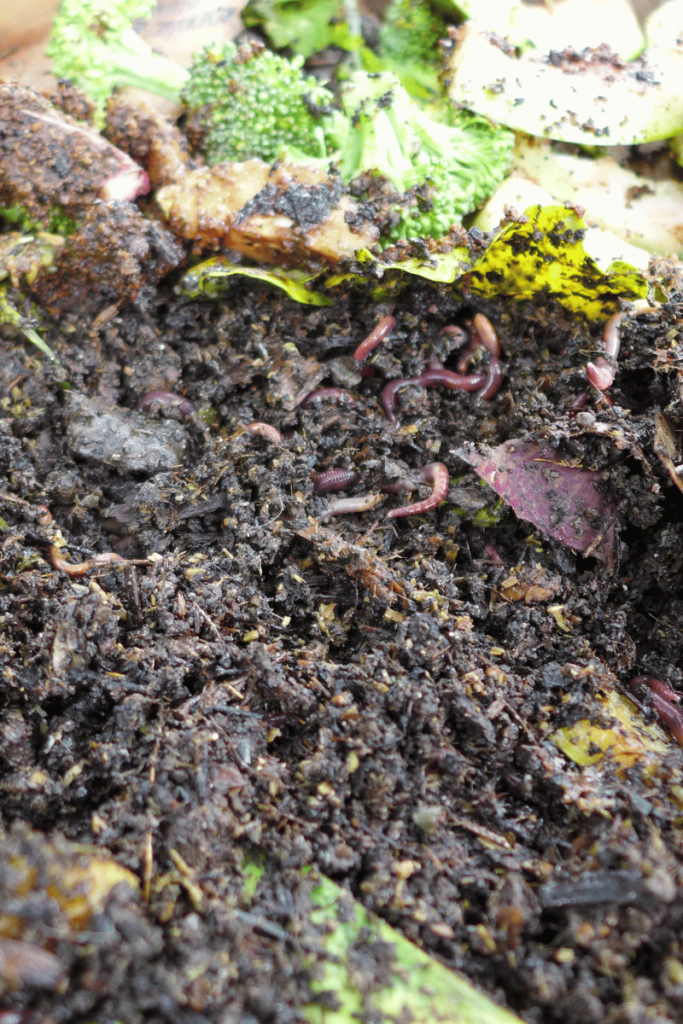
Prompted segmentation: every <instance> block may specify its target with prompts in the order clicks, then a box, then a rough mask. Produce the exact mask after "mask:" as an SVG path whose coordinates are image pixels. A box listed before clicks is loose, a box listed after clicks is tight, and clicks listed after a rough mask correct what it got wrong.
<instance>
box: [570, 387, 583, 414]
mask: <svg viewBox="0 0 683 1024" xmlns="http://www.w3.org/2000/svg"><path fill="white" fill-rule="evenodd" d="M587 401H588V392H587V391H580V392H579V394H578V395H575V396H574V398H572V400H571V402H570V404H569V414H570V415H572V413H577V412H578V411H579V410H580V409H583V407H584V405H585V404H586V402H587Z"/></svg>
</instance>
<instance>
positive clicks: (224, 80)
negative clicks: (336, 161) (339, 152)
mask: <svg viewBox="0 0 683 1024" xmlns="http://www.w3.org/2000/svg"><path fill="white" fill-rule="evenodd" d="M303 63H304V59H303V57H293V58H292V59H291V60H288V59H287V58H286V57H281V56H279V54H276V53H272V52H271V51H270V50H267V49H266V48H265V47H264V46H263V45H262V44H261V43H245V44H243V45H242V46H239V47H237V46H235V44H234V43H224V44H223V45H222V46H213V47H212V46H207V47H206V48H205V49H204V50H203V51H202V52H201V53H199V54H197V55H196V56H195V58H194V63H193V65H192V67H191V69H190V78H189V81H188V83H187V85H186V86H185V88H184V89H183V92H182V100H183V103H184V104H185V107H186V108H187V110H188V113H189V115H190V116H189V119H188V135H190V137H191V138H192V141H193V143H194V144H195V146H196V148H198V149H200V150H201V152H202V153H203V154H204V156H205V158H206V161H207V163H209V164H216V163H219V162H221V161H222V160H247V159H249V158H251V157H259V158H260V159H261V160H265V161H266V162H271V161H273V160H276V159H277V158H278V157H279V156H281V155H282V153H283V151H284V150H285V149H286V150H287V151H288V154H289V157H290V158H291V157H292V156H300V157H301V158H303V159H305V158H307V157H312V158H317V159H325V158H326V157H328V156H329V155H330V154H331V153H332V152H333V151H335V150H336V149H338V147H339V145H340V143H341V139H342V137H343V135H344V131H345V127H346V124H345V119H344V118H343V116H342V115H341V114H340V113H339V111H337V110H334V109H332V107H331V104H333V103H334V96H333V95H332V93H331V92H329V90H328V89H326V88H325V87H324V86H321V85H319V84H318V82H317V81H316V80H315V78H313V77H304V75H302V74H301V68H302V66H303Z"/></svg>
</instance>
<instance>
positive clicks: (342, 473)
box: [313, 469, 360, 494]
mask: <svg viewBox="0 0 683 1024" xmlns="http://www.w3.org/2000/svg"><path fill="white" fill-rule="evenodd" d="M358 480H360V474H358V473H356V471H355V469H326V470H325V472H324V473H313V484H314V486H315V492H316V494H329V493H330V491H343V490H344V488H345V487H349V486H350V485H351V484H355V483H357V481H358Z"/></svg>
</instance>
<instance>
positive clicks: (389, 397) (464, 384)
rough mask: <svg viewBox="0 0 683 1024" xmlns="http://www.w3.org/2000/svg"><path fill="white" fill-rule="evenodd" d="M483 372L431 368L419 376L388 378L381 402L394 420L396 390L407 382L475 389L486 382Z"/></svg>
mask: <svg viewBox="0 0 683 1024" xmlns="http://www.w3.org/2000/svg"><path fill="white" fill-rule="evenodd" d="M486 378H487V375H486V374H485V373H469V374H462V373H453V371H452V370H444V369H437V368H433V369H431V370H425V371H424V373H422V374H420V376H419V377H397V378H396V379H395V380H390V381H389V383H388V384H386V385H385V386H384V388H383V390H382V394H381V402H382V405H383V407H384V411H385V412H386V414H387V416H388V417H389V419H390V420H392V422H393V421H395V419H396V417H395V416H394V411H395V409H396V392H397V391H398V390H399V388H403V387H407V386H408V384H420V385H421V386H422V387H423V388H433V387H436V385H437V384H442V385H443V386H444V387H446V388H450V390H451V391H477V390H478V389H479V388H481V387H482V386H483V385H485V383H486Z"/></svg>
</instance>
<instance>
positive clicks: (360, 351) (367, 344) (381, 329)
mask: <svg viewBox="0 0 683 1024" xmlns="http://www.w3.org/2000/svg"><path fill="white" fill-rule="evenodd" d="M395 326H396V320H395V318H394V317H393V316H383V317H382V319H381V320H380V322H379V323H378V324H377V326H376V327H374V328H373V329H372V330H371V331H370V333H369V334H368V336H367V338H366V339H365V341H361V343H360V345H359V346H358V348H357V349H356V351H355V352H354V353H353V358H354V359H357V360H358V362H359V363H360V362H362V361H363V359H367V357H368V356H369V355H370V353H371V352H372V350H373V349H374V348H377V346H378V345H379V344H380V342H382V341H384V339H385V338H386V336H387V334H389V332H390V331H393V329H394V327H395Z"/></svg>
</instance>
